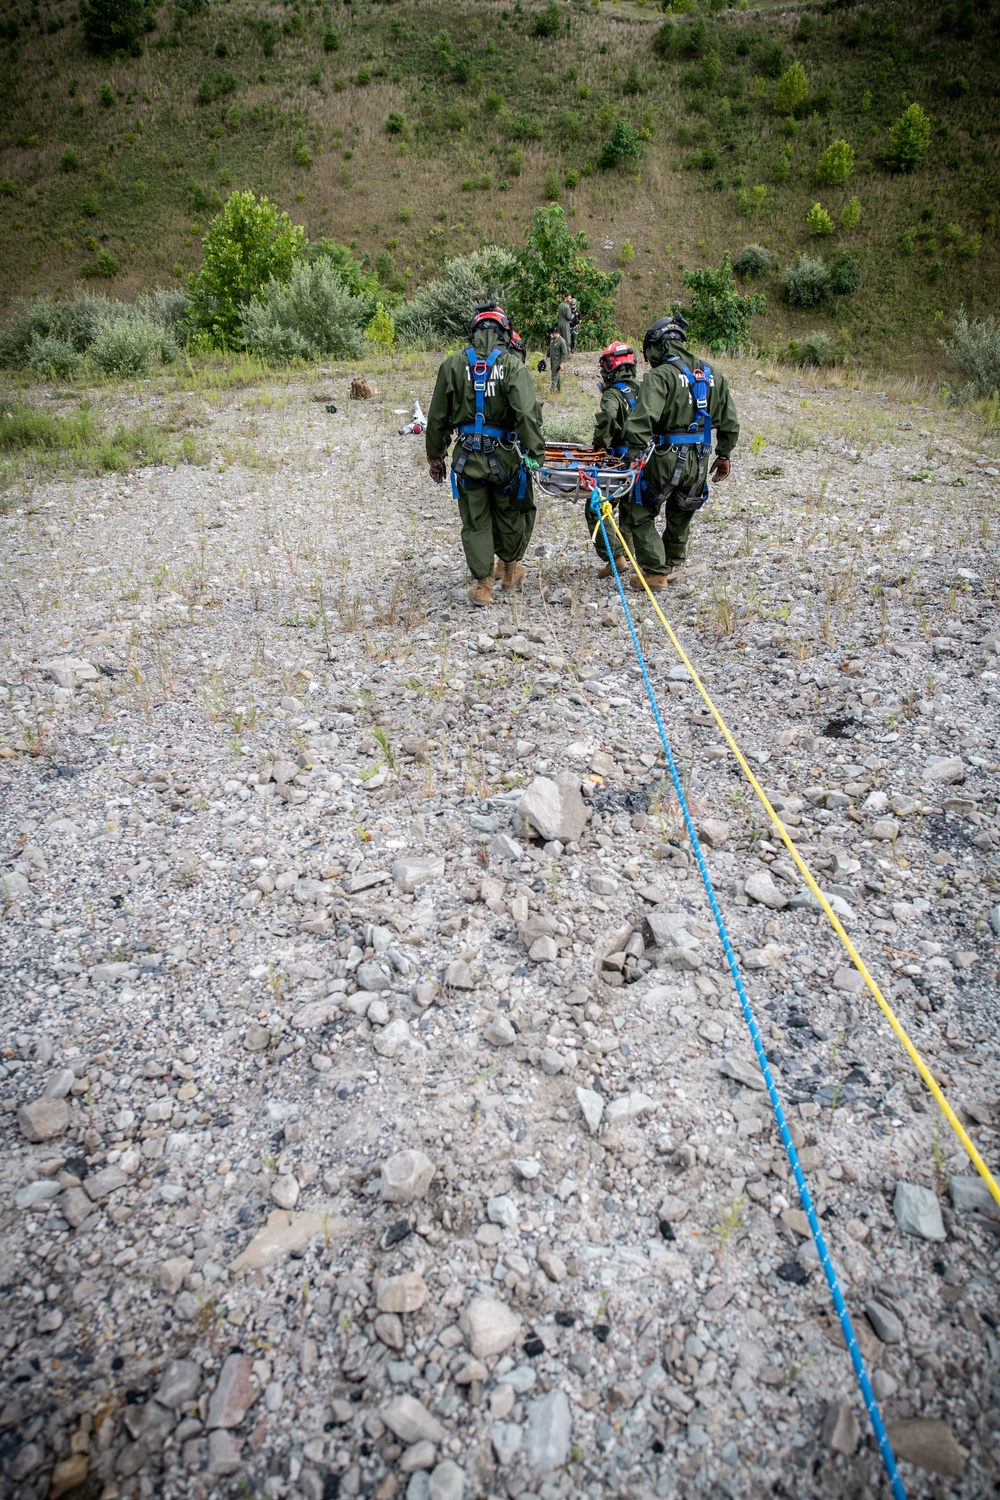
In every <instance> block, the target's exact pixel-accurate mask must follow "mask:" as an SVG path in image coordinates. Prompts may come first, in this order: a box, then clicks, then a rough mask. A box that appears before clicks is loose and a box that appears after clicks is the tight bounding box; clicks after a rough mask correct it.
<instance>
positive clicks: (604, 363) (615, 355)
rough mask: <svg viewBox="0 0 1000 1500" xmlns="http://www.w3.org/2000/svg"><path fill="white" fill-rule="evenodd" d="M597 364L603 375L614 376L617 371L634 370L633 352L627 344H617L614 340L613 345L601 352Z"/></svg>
mask: <svg viewBox="0 0 1000 1500" xmlns="http://www.w3.org/2000/svg"><path fill="white" fill-rule="evenodd" d="M598 364H599V365H600V367H601V369H602V370H603V371H604V373H605V375H616V374H617V373H618V371H619V370H625V369H628V368H629V367H630V366H631V368H632V369H633V370H634V369H635V350H634V349H630V348H629V346H628V344H622V343H619V342H618V340H617V339H616V340H615V342H614V343H613V344H609V345H608V347H607V348H606V349H605V350H604V351H603V352H602V354H601V357H600V359H599V360H598Z"/></svg>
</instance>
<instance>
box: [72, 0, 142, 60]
mask: <svg viewBox="0 0 1000 1500" xmlns="http://www.w3.org/2000/svg"><path fill="white" fill-rule="evenodd" d="M80 19H81V20H82V21H83V40H84V44H85V45H86V48H87V51H88V52H97V53H106V52H127V51H128V50H129V49H130V48H131V47H132V45H133V43H135V42H137V41H138V40H139V37H140V36H141V35H142V33H143V31H145V30H146V19H147V12H146V4H145V0H80Z"/></svg>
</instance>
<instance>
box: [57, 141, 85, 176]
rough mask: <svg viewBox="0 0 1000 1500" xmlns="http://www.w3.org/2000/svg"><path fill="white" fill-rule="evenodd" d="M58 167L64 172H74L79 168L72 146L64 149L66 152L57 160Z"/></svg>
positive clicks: (77, 158) (78, 160)
mask: <svg viewBox="0 0 1000 1500" xmlns="http://www.w3.org/2000/svg"><path fill="white" fill-rule="evenodd" d="M59 165H60V167H61V168H62V170H63V171H64V172H75V171H76V170H77V169H78V168H79V165H80V158H79V157H78V156H77V154H76V152H75V151H74V150H73V147H72V146H67V147H66V150H65V151H64V152H63V154H62V156H60V158H59Z"/></svg>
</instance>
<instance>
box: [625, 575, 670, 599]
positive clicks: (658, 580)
mask: <svg viewBox="0 0 1000 1500" xmlns="http://www.w3.org/2000/svg"><path fill="white" fill-rule="evenodd" d="M643 577H644V578H645V580H646V583H647V584H648V586H649V588H650V590H651V591H652V593H654V594H662V593H663V590H664V589H665V588H666V586H667V575H666V573H646V574H643V575H641V576H640V575H639V574H638V573H633V575H632V578H631V584H632V587H633V588H634V589H636V590H637V591H638V592H639V593H640V594H644V593H645V592H646V590H645V588H644V587H643Z"/></svg>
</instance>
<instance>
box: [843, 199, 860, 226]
mask: <svg viewBox="0 0 1000 1500" xmlns="http://www.w3.org/2000/svg"><path fill="white" fill-rule="evenodd" d="M840 222H841V224H842V225H843V226H844V228H845V229H857V227H858V225H859V224H860V223H861V199H860V198H857V197H855V198H849V199H848V200H847V202H846V203H845V204H844V206H843V208H842V209H841V211H840Z"/></svg>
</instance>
